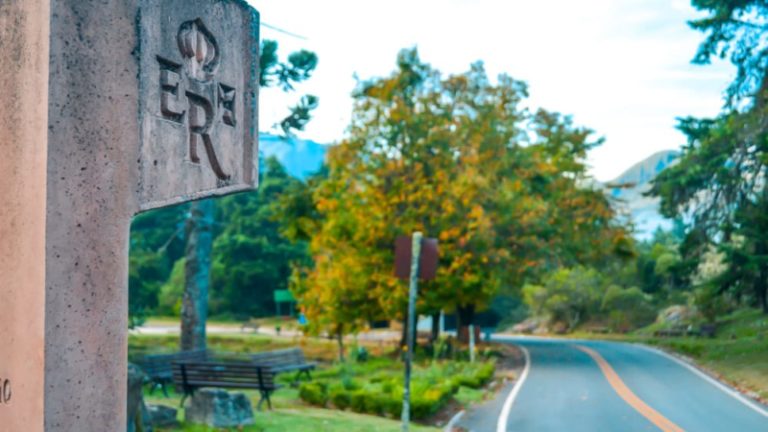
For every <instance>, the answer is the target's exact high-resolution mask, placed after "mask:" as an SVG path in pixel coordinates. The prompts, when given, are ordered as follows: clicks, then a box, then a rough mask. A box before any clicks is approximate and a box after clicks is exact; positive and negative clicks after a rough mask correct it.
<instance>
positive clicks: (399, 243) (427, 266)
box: [395, 231, 438, 432]
mask: <svg viewBox="0 0 768 432" xmlns="http://www.w3.org/2000/svg"><path fill="white" fill-rule="evenodd" d="M437 256H438V252H437V239H433V238H428V239H424V238H423V235H422V233H421V232H418V231H417V232H415V233H413V236H412V237H411V238H410V239H409V238H408V237H405V236H403V237H398V238H397V240H396V241H395V275H396V276H397V277H398V278H400V279H407V280H408V318H407V327H406V328H407V330H408V332H407V335H406V352H405V383H404V385H403V390H404V391H403V411H402V413H401V419H402V422H403V426H402V428H403V432H407V431H408V424H409V423H410V415H411V409H410V403H411V364H412V362H413V347H414V345H415V341H414V336H415V334H416V332H415V331H414V327H415V326H416V296H417V295H418V288H419V287H418V285H419V278H421V279H434V278H435V276H436V274H437Z"/></svg>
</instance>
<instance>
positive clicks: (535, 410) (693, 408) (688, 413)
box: [494, 337, 768, 432]
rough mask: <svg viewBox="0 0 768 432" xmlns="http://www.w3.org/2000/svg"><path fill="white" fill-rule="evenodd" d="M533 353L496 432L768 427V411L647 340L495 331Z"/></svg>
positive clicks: (739, 431)
mask: <svg viewBox="0 0 768 432" xmlns="http://www.w3.org/2000/svg"><path fill="white" fill-rule="evenodd" d="M494 340H497V341H500V342H514V343H515V344H517V345H519V346H521V347H523V348H524V349H525V350H526V351H527V352H528V358H529V362H528V367H527V368H526V369H527V371H525V372H524V373H523V374H522V375H521V377H520V379H519V380H518V382H519V384H518V385H516V387H515V388H514V389H513V390H512V391H511V392H510V396H509V397H508V398H507V400H506V401H505V406H504V409H503V410H502V412H501V415H500V418H499V421H498V425H497V432H505V431H510V432H511V431H515V432H517V431H520V432H522V431H536V432H544V431H568V432H581V431H585V432H586V431H589V432H595V431H622V432H630V431H658V430H662V431H669V432H680V431H689V432H694V431H695V432H699V431H701V432H706V431H712V432H732V431H733V432H747V431H766V432H768V410H766V408H765V407H763V406H758V405H757V404H755V403H754V402H751V401H747V400H746V399H745V398H743V397H741V396H739V395H737V394H736V393H735V392H734V391H733V390H731V389H730V388H727V387H724V386H722V384H719V383H716V382H715V381H714V380H712V379H711V378H708V377H706V376H704V375H703V374H702V373H701V372H697V371H695V370H693V369H691V368H690V367H686V365H684V364H681V363H680V362H679V361H676V360H675V359H673V358H671V357H669V356H666V355H664V354H662V353H660V352H658V351H656V350H653V349H650V348H645V347H642V346H637V345H631V344H622V343H613V342H597V341H576V340H558V339H538V338H517V337H494Z"/></svg>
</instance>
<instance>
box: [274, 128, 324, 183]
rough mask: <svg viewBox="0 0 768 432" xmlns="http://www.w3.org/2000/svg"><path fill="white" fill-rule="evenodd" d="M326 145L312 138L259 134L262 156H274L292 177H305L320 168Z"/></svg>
mask: <svg viewBox="0 0 768 432" xmlns="http://www.w3.org/2000/svg"><path fill="white" fill-rule="evenodd" d="M327 150H328V146H327V145H324V144H320V143H317V142H315V141H312V140H302V139H298V138H290V139H285V138H283V137H280V136H277V135H272V134H266V133H262V134H259V153H261V156H262V157H269V156H274V157H276V158H277V160H279V161H280V163H281V164H283V166H285V169H286V170H287V171H288V173H289V174H291V175H292V176H294V177H298V178H300V179H305V178H306V177H307V176H309V175H311V174H314V173H315V172H317V170H318V169H320V166H321V165H322V164H323V161H324V160H325V153H326V151H327Z"/></svg>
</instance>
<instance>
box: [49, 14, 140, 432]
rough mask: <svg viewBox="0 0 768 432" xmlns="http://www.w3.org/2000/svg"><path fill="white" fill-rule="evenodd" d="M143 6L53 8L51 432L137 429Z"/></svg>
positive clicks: (51, 80) (50, 197)
mask: <svg viewBox="0 0 768 432" xmlns="http://www.w3.org/2000/svg"><path fill="white" fill-rule="evenodd" d="M135 12H136V4H135V2H132V1H121V0H106V1H96V0H59V1H52V2H51V47H50V81H49V101H48V103H49V105H48V116H49V118H48V175H47V179H48V183H47V189H48V190H47V202H48V204H47V217H48V223H47V225H46V255H45V259H46V263H45V264H46V265H45V268H46V288H47V290H46V307H45V339H46V347H45V430H46V431H84V432H85V431H94V432H95V431H97V430H100V431H117V430H121V429H124V428H125V425H126V417H125V416H126V414H125V407H126V382H127V377H126V373H127V372H126V370H127V369H126V362H127V357H128V344H127V337H126V329H127V327H128V314H127V310H128V306H127V305H128V290H127V289H126V285H127V284H126V281H127V279H128V260H127V257H128V233H129V225H130V220H131V217H132V216H133V215H134V214H135V213H136V211H137V210H138V200H137V197H136V194H135V192H134V191H135V188H134V187H133V185H135V184H136V183H137V181H138V179H137V177H138V176H137V173H136V170H135V169H133V167H134V166H135V163H136V159H137V158H138V148H137V145H136V143H137V141H138V128H139V125H138V120H137V116H136V113H137V111H138V100H137V97H136V94H137V88H138V86H139V83H138V72H139V71H138V64H137V62H136V59H135V57H134V56H133V54H132V51H133V50H134V49H135V47H136V45H137V44H136V29H135V18H134V17H135Z"/></svg>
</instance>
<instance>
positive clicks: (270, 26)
mask: <svg viewBox="0 0 768 432" xmlns="http://www.w3.org/2000/svg"><path fill="white" fill-rule="evenodd" d="M261 25H262V26H264V27H266V28H268V29H271V30H274V31H276V32H280V33H283V34H286V35H288V36H291V37H295V38H297V39H301V40H308V38H307V37H305V36H302V35H298V34H296V33H292V32H289V31H288V30H283V29H281V28H279V27H275V26H273V25H270V24H267V23H265V22H262V23H261Z"/></svg>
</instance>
